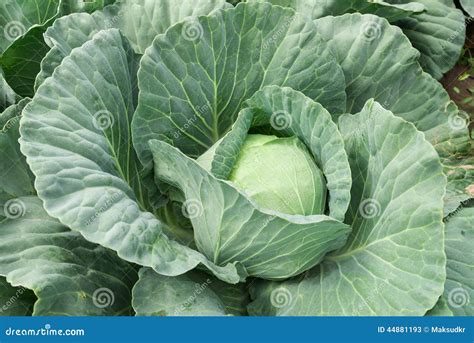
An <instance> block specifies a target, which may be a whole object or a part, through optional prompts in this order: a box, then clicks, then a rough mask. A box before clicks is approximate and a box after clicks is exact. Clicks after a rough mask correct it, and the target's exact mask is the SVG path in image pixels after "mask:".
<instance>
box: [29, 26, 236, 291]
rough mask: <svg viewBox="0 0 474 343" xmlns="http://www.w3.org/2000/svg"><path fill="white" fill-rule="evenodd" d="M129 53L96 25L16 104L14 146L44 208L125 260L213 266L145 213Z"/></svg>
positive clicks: (178, 267)
mask: <svg viewBox="0 0 474 343" xmlns="http://www.w3.org/2000/svg"><path fill="white" fill-rule="evenodd" d="M135 66H136V60H135V54H134V52H133V50H132V49H131V47H130V45H129V44H128V43H127V42H126V40H125V38H123V37H122V36H121V35H120V33H119V31H118V30H116V29H110V30H104V31H101V32H99V33H97V35H95V36H94V38H93V39H92V40H90V41H88V42H86V43H85V44H84V45H83V46H82V47H80V48H78V49H75V50H73V52H72V53H71V54H70V55H69V56H68V57H66V58H65V59H64V61H63V62H62V64H61V66H59V67H58V68H57V69H56V70H55V72H54V75H53V77H51V78H49V79H47V80H46V81H45V82H44V83H43V85H42V86H40V87H39V89H38V91H37V93H36V95H35V97H34V98H33V100H32V102H31V103H30V104H29V105H28V106H27V107H26V108H25V110H24V111H23V117H22V120H21V130H20V131H21V136H22V137H21V140H20V143H21V150H22V152H23V153H24V154H25V155H26V157H27V162H28V164H29V165H30V167H31V170H32V171H33V174H34V175H35V176H36V183H35V188H36V190H37V192H38V195H39V197H40V198H41V199H42V200H43V201H44V205H45V209H46V211H47V212H48V213H49V214H50V215H52V216H53V217H55V218H58V219H59V220H60V221H61V222H62V223H63V224H65V225H67V226H68V227H71V228H73V229H74V230H77V231H79V232H81V234H82V235H83V236H84V237H85V238H86V239H88V240H90V241H92V242H95V243H99V244H101V245H103V246H105V247H107V248H111V249H113V250H116V251H117V252H118V254H119V256H120V257H121V258H123V259H125V260H127V261H131V262H135V263H138V264H141V265H144V266H150V267H152V268H154V269H155V270H156V271H157V272H159V273H163V274H165V275H179V274H182V273H184V272H186V271H188V270H190V269H193V268H194V267H195V266H196V265H198V264H199V263H200V262H201V263H204V264H206V265H207V266H208V267H209V268H211V269H213V271H214V272H215V273H216V274H217V275H218V276H219V277H221V278H223V279H225V280H226V281H229V282H233V283H236V282H237V281H238V280H239V276H238V275H237V271H236V268H235V267H234V266H233V265H228V266H227V267H216V266H214V265H213V264H212V263H210V262H209V261H207V260H206V259H205V258H204V256H202V255H201V254H199V253H197V252H196V251H194V250H192V249H189V248H187V247H185V246H182V245H180V244H178V243H177V242H174V241H170V240H169V239H168V238H167V236H165V235H164V234H163V224H162V223H161V222H160V221H158V220H157V219H156V218H155V216H154V215H153V214H151V213H149V212H146V211H145V209H146V208H150V206H151V205H150V204H148V199H149V198H148V196H147V192H148V191H149V189H147V187H146V183H145V182H143V181H142V178H141V177H140V169H139V162H138V159H137V158H136V156H135V154H134V150H133V147H132V144H131V138H130V122H131V119H132V115H133V112H134V109H135V107H134V104H135V99H134V95H135V85H136V83H135V73H136V69H135Z"/></svg>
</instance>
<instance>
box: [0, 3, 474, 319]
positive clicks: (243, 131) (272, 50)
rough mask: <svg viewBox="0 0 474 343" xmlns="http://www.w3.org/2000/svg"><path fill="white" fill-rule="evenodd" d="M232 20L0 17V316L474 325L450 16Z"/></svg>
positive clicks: (307, 15) (344, 13)
mask: <svg viewBox="0 0 474 343" xmlns="http://www.w3.org/2000/svg"><path fill="white" fill-rule="evenodd" d="M237 2H238V1H237ZM235 3H236V1H234V2H233V5H231V4H230V3H229V2H226V1H224V0H199V1H194V2H190V1H172V0H156V1H155V0H145V1H143V0H130V1H129V0H117V1H114V0H100V1H94V2H87V3H86V2H76V1H73V0H58V1H43V0H36V1H32V2H31V1H16V2H13V1H10V0H9V1H6V2H4V3H2V5H0V25H1V26H5V25H7V24H9V23H11V22H16V23H19V24H21V25H20V28H21V29H22V30H21V34H19V35H17V36H15V37H14V39H12V40H8V37H1V38H0V48H1V55H0V67H1V69H0V71H1V72H0V113H1V114H0V129H1V131H0V314H2V315H138V316H198V315H224V316H227V315H234V316H245V315H335V316H340V315H351V316H355V315H384V316H386V315H418V316H420V315H472V314H473V313H474V312H473V308H474V306H473V305H472V301H471V299H472V298H473V297H474V294H473V293H472V289H473V287H474V285H472V280H474V270H473V267H472V266H473V263H474V256H473V255H472V251H473V248H474V246H473V239H472V235H471V233H472V232H471V231H472V230H471V227H472V223H473V221H474V218H473V212H472V210H473V208H474V207H473V201H472V198H473V195H474V188H473V187H474V174H473V173H472V171H473V170H474V169H473V168H472V164H473V163H472V161H473V154H472V142H471V140H470V137H469V129H468V126H469V116H467V115H465V113H464V112H462V111H459V109H458V108H457V106H456V105H455V103H454V102H453V101H452V100H451V99H450V97H449V95H448V93H447V92H446V91H445V90H444V89H443V88H442V86H441V84H440V83H438V81H436V79H438V78H440V77H441V76H442V75H443V74H444V73H445V72H446V71H448V70H449V69H451V67H452V66H453V64H454V63H455V60H456V59H457V56H458V54H459V51H460V49H461V46H462V43H463V41H464V38H465V30H464V26H462V27H461V26H460V25H461V24H462V25H464V17H463V16H462V15H461V14H460V13H461V12H460V11H459V10H458V9H456V8H455V7H454V4H453V3H452V1H451V0H443V1H434V0H420V1H417V2H412V1H403V0H389V1H366V0H350V1H345V2H342V1H335V0H334V1H333V0H328V1H324V2H323V3H322V2H320V1H314V0H305V1H298V0H271V1H270V2H264V1H261V0H251V1H248V2H244V3H239V4H237V5H236V4H235ZM33 5H34V6H33ZM397 26H398V27H397ZM23 28H24V29H23ZM32 51H33V52H34V53H32ZM430 74H431V75H433V76H431V75H430Z"/></svg>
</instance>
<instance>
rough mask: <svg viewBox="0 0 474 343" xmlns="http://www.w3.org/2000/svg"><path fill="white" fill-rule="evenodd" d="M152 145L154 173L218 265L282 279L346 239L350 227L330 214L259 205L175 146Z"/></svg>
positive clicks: (309, 263) (315, 260)
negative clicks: (174, 193)
mask: <svg viewBox="0 0 474 343" xmlns="http://www.w3.org/2000/svg"><path fill="white" fill-rule="evenodd" d="M150 148H151V151H152V152H153V156H154V164H155V177H156V178H157V179H158V181H159V182H166V183H168V184H170V185H172V186H175V187H177V188H179V189H180V190H181V191H182V192H183V193H184V197H185V199H186V201H185V202H184V204H185V206H186V207H187V209H188V212H189V218H190V220H191V222H192V224H193V228H194V238H195V241H196V245H197V247H198V249H199V251H201V252H202V253H203V254H204V255H205V256H207V258H208V259H209V260H211V261H214V263H216V264H217V265H225V264H227V263H236V262H237V263H240V264H241V265H243V266H244V267H245V269H246V271H247V273H248V275H250V276H257V277H260V278H265V279H275V280H278V279H285V278H288V277H291V276H294V275H297V274H299V273H301V272H303V271H305V270H307V269H309V268H311V267H313V266H314V265H316V264H317V263H318V262H320V261H321V259H322V257H323V256H324V255H325V254H326V253H327V252H329V251H332V250H335V249H337V248H339V247H340V246H342V245H343V244H344V242H345V239H346V237H347V234H348V227H347V226H346V225H344V224H342V223H341V222H339V221H337V220H335V219H333V218H330V217H327V216H323V215H313V216H301V215H287V214H282V213H278V212H276V211H271V210H268V209H261V208H259V207H258V206H257V205H256V204H255V203H253V202H252V201H251V200H250V199H249V198H248V197H247V196H246V195H245V194H243V193H242V192H240V191H239V190H237V189H236V188H234V186H232V185H231V184H230V183H228V182H226V181H224V180H219V179H216V178H215V177H214V176H213V175H212V174H210V173H209V172H208V171H206V170H205V169H203V168H202V167H201V166H200V165H199V164H198V163H197V162H196V161H194V160H193V159H191V158H189V157H187V156H186V155H184V154H183V153H182V152H181V151H179V150H178V149H177V148H174V147H173V146H171V145H169V144H167V143H165V142H163V141H158V140H152V141H150ZM281 252H284V253H281Z"/></svg>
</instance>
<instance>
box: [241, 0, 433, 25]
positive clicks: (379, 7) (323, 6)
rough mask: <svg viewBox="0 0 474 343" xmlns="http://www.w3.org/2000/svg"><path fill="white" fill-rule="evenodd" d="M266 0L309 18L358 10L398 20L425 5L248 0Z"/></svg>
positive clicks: (363, 0) (357, 0) (366, 0)
mask: <svg viewBox="0 0 474 343" xmlns="http://www.w3.org/2000/svg"><path fill="white" fill-rule="evenodd" d="M263 1H267V2H270V3H272V4H274V5H280V6H285V7H291V8H293V9H294V10H296V11H297V12H300V13H302V14H304V15H306V16H308V17H309V18H310V19H319V18H322V17H326V16H328V15H333V16H338V15H342V14H345V13H353V12H359V13H364V14H375V15H377V16H379V17H383V18H387V20H389V21H391V22H392V21H395V20H399V19H402V18H405V17H408V16H409V15H411V14H413V13H420V12H423V11H424V10H425V6H424V5H423V4H421V3H419V2H410V3H407V4H398V5H397V4H393V5H392V4H390V3H388V2H385V1H379V0H377V1H370V0H344V1H341V0H322V1H321V0H250V2H263Z"/></svg>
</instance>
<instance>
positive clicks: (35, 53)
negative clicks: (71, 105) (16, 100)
mask: <svg viewBox="0 0 474 343" xmlns="http://www.w3.org/2000/svg"><path fill="white" fill-rule="evenodd" d="M44 32H45V28H44V27H43V26H38V27H34V28H32V29H31V30H29V31H28V32H27V33H26V34H25V36H23V37H21V38H18V39H17V40H16V41H15V43H14V44H12V45H11V46H10V47H9V48H8V50H7V51H5V53H4V54H3V55H2V56H1V58H0V66H1V67H2V69H3V71H4V74H5V75H4V76H5V80H6V81H7V82H8V84H9V85H10V87H11V88H12V89H13V90H14V91H15V93H16V94H18V95H20V96H22V97H31V96H33V94H34V76H35V75H36V74H38V72H39V71H40V69H41V60H42V59H43V58H44V56H45V55H46V53H47V52H48V50H49V48H48V46H47V45H46V43H45V42H44V40H43V34H44Z"/></svg>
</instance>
